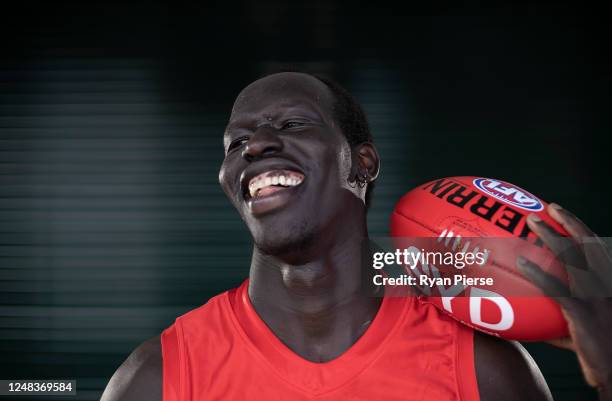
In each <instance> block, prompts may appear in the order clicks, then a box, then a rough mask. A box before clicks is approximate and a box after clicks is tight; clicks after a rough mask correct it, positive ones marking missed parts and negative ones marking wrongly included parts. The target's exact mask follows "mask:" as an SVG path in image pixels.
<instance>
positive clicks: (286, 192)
mask: <svg viewBox="0 0 612 401" xmlns="http://www.w3.org/2000/svg"><path fill="white" fill-rule="evenodd" d="M302 185H303V183H301V184H300V185H298V186H295V187H287V188H285V189H281V190H280V191H276V192H274V193H273V194H270V195H268V196H264V197H261V198H251V199H249V200H248V201H247V206H248V208H249V210H250V211H251V213H252V214H253V216H263V215H265V214H267V213H270V212H273V211H275V210H277V209H280V208H282V207H283V206H285V205H286V204H287V203H289V202H290V201H291V198H292V197H293V196H294V195H295V194H296V192H297V191H299V189H300V188H301V187H302Z"/></svg>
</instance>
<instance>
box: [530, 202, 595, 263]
mask: <svg viewBox="0 0 612 401" xmlns="http://www.w3.org/2000/svg"><path fill="white" fill-rule="evenodd" d="M527 225H528V226H529V228H530V229H531V231H533V232H534V233H535V234H536V235H537V236H538V237H539V238H540V239H541V240H542V241H543V242H544V244H546V246H547V247H548V248H550V250H551V251H552V252H553V253H554V254H555V255H556V256H557V257H558V258H559V259H560V260H561V261H562V262H563V263H565V264H566V265H571V266H574V267H577V268H585V267H586V266H587V264H586V260H585V257H584V255H583V254H582V251H581V250H580V249H579V248H578V247H577V246H576V244H575V243H574V241H573V240H572V239H570V238H568V237H564V236H563V235H561V234H560V233H559V232H557V230H555V229H554V228H552V227H551V226H550V225H549V224H547V223H546V222H545V221H543V220H542V219H541V218H540V216H538V215H537V214H534V213H532V214H530V215H529V216H527Z"/></svg>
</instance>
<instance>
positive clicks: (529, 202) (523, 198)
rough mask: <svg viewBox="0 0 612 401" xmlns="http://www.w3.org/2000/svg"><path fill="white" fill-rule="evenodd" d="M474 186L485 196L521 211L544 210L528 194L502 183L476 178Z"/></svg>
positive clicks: (534, 198) (514, 186)
mask: <svg viewBox="0 0 612 401" xmlns="http://www.w3.org/2000/svg"><path fill="white" fill-rule="evenodd" d="M474 185H475V186H476V187H477V188H478V189H480V190H481V191H483V192H484V193H486V194H489V195H491V196H493V197H495V198H497V199H499V200H501V201H503V202H506V203H509V204H511V205H512V206H516V207H519V208H521V209H525V210H529V211H532V212H538V211H540V210H542V209H544V206H543V205H542V202H540V200H539V199H538V198H536V197H535V196H533V195H532V194H530V193H529V192H527V191H525V190H524V189H521V188H519V187H517V186H516V185H512V184H509V183H507V182H504V181H498V180H493V179H491V178H476V179H475V180H474Z"/></svg>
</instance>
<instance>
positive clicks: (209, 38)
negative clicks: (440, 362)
mask: <svg viewBox="0 0 612 401" xmlns="http://www.w3.org/2000/svg"><path fill="white" fill-rule="evenodd" d="M83 3H87V4H82V3H63V4H58V3H53V4H45V3H42V4H34V3H25V4H23V5H22V6H20V8H19V9H14V6H13V7H12V8H3V12H2V15H1V19H2V24H1V27H0V34H1V39H0V44H2V49H1V53H0V54H2V60H1V64H0V288H1V292H0V371H1V372H0V378H4V379H8V378H15V379H17V378H33V379H40V378H75V379H77V380H78V396H77V397H72V398H71V399H73V400H77V399H78V400H93V399H97V398H98V397H99V395H100V392H101V390H102V389H103V387H104V385H105V384H106V382H107V381H108V379H109V377H110V376H111V375H112V373H113V372H114V370H115V369H116V367H117V366H118V365H119V364H120V363H121V361H122V360H123V359H125V357H126V356H127V355H128V353H129V352H130V350H131V349H133V348H134V347H135V346H136V345H137V344H139V343H140V342H141V341H143V340H144V339H146V338H149V337H151V336H153V335H155V334H157V333H159V332H160V331H161V330H162V329H163V328H165V327H167V326H169V325H170V324H171V323H172V322H173V319H174V318H175V317H176V316H178V315H179V314H181V313H183V312H185V311H187V310H189V309H192V308H193V307H195V306H198V305H200V304H202V303H204V302H205V301H206V300H207V299H208V298H209V297H211V296H212V295H215V294H217V293H219V292H221V291H223V290H225V289H228V288H231V287H234V286H236V285H238V284H239V283H240V282H241V281H242V280H243V279H244V278H245V277H246V276H247V273H248V263H249V255H250V238H249V236H248V233H247V232H246V230H245V228H244V227H243V225H242V222H241V221H240V220H239V218H238V215H237V214H236V213H235V212H234V211H233V209H232V208H231V207H230V205H229V203H228V202H226V200H225V198H224V196H223V194H222V192H221V190H220V188H219V186H218V183H217V174H218V169H219V165H220V163H221V160H222V156H223V150H222V142H221V137H222V133H223V129H224V125H225V123H226V120H227V118H228V115H229V111H230V109H231V104H232V102H233V99H234V97H235V95H236V94H237V93H238V91H239V90H240V89H241V88H242V87H243V86H245V85H246V84H248V83H249V82H250V81H252V80H254V79H255V78H257V77H259V76H261V75H262V74H266V73H269V72H276V71H279V70H282V69H288V68H289V69H299V70H304V71H307V72H313V73H320V74H323V75H327V76H329V77H333V78H335V79H336V80H338V81H339V82H341V83H342V84H344V85H345V86H346V87H347V88H348V89H350V90H351V91H352V92H353V94H354V95H355V96H356V97H357V98H358V99H359V101H360V102H361V103H362V104H363V106H364V108H365V110H366V112H367V114H368V116H369V119H370V123H371V126H372V130H373V133H374V137H375V141H376V144H377V145H378V147H379V150H380V153H381V156H382V175H381V177H380V179H379V180H378V185H377V188H376V191H375V193H374V203H373V209H372V210H371V212H370V216H369V221H370V229H371V233H372V235H374V236H376V235H379V236H380V235H385V234H386V233H387V222H388V218H389V213H390V211H391V209H392V207H393V204H394V202H395V201H396V200H397V199H398V198H399V197H400V195H401V194H403V193H404V192H406V191H407V190H409V189H411V188H413V187H414V186H416V185H417V184H419V183H422V182H425V181H427V180H430V179H432V178H437V177H443V176H452V175H482V176H489V177H495V178H501V179H504V180H507V181H510V182H512V183H515V184H517V185H520V186H522V187H524V188H526V189H527V190H529V191H531V192H534V193H536V194H538V195H540V196H541V197H542V198H544V199H546V200H554V201H556V202H558V203H560V204H561V205H563V206H565V207H567V208H568V209H570V210H573V211H574V212H575V213H576V214H577V215H578V216H580V217H581V218H582V219H583V220H584V221H585V222H587V223H588V224H589V225H590V226H591V227H592V228H593V229H594V230H595V231H596V232H598V233H599V234H600V235H610V234H611V233H610V229H609V227H610V224H611V223H612V214H611V212H610V209H609V207H608V203H609V199H610V196H611V195H612V190H611V189H610V163H609V157H610V156H609V154H610V151H609V149H610V148H609V145H608V142H607V135H608V134H609V132H610V128H612V127H611V125H612V124H611V119H610V114H609V110H610V108H611V106H612V105H611V101H610V100H611V99H610V89H611V88H610V62H609V60H608V56H607V54H608V52H609V48H610V41H609V40H608V31H609V25H608V21H607V17H606V14H604V13H597V10H590V11H591V15H593V13H592V12H593V11H596V12H595V13H594V15H595V16H594V17H585V16H584V15H586V14H585V11H586V10H580V9H577V8H576V7H571V6H568V5H560V4H556V5H554V6H552V5H544V4H531V5H523V6H521V7H518V6H514V7H511V6H504V7H501V6H499V7H497V8H490V7H484V8H483V7H480V8H479V7H476V6H473V7H470V8H457V7H454V8H442V9H437V10H414V11H415V12H413V13H411V14H418V15H419V16H414V15H404V14H405V13H404V12H403V11H401V10H399V9H393V8H389V7H387V6H384V5H383V4H382V3H377V4H378V5H377V6H372V5H369V6H366V5H357V3H344V2H340V1H311V2H309V3H308V4H307V5H298V4H297V3H290V4H286V3H284V2H270V1H264V2H251V3H249V2H239V1H238V2H236V1H234V2H229V1H226V2H224V3H222V4H216V5H213V4H189V5H173V6H170V5H161V4H160V5H152V4H150V3H145V2H142V3H135V2H133V3H126V2H122V3H111V2H104V3H102V2H100V3H96V2H94V3H92V2H83ZM597 15H600V17H598V16H597ZM527 347H528V348H529V350H530V351H531V352H532V354H533V356H534V358H535V359H536V361H537V362H538V363H539V365H540V367H541V369H542V370H543V372H544V374H545V376H546V378H547V380H548V383H549V385H550V387H551V389H552V391H553V393H554V395H555V397H556V399H557V400H576V399H594V393H593V392H592V391H591V390H590V389H588V388H587V387H586V386H585V384H584V380H583V379H582V377H581V375H580V371H579V369H578V365H577V362H576V360H575V358H574V356H573V355H572V354H570V353H567V352H565V351H561V350H557V349H553V348H552V347H549V346H546V345H541V344H529V345H527ZM500 363H503V361H500ZM20 399H25V397H24V398H20Z"/></svg>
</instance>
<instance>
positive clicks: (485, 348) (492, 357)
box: [474, 331, 553, 401]
mask: <svg viewBox="0 0 612 401" xmlns="http://www.w3.org/2000/svg"><path fill="white" fill-rule="evenodd" d="M474 354H475V355H474V358H475V364H476V376H477V379H478V389H479V392H480V399H481V400H482V401H491V400H495V401H514V400H534V401H535V400H542V401H551V400H552V399H553V398H552V395H551V393H550V390H549V389H548V385H547V384H546V380H545V379H544V376H542V372H540V369H539V368H538V365H537V364H536V363H535V361H534V360H533V358H532V357H531V355H530V354H529V352H527V350H526V349H525V348H524V347H523V346H522V345H521V344H520V343H518V342H516V341H507V340H503V339H500V338H497V337H493V336H489V335H486V334H482V333H479V332H476V331H475V332H474Z"/></svg>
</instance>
